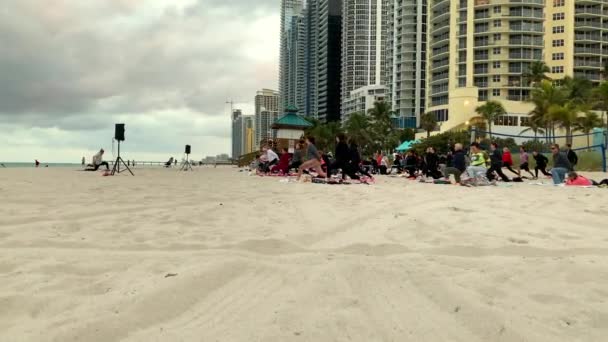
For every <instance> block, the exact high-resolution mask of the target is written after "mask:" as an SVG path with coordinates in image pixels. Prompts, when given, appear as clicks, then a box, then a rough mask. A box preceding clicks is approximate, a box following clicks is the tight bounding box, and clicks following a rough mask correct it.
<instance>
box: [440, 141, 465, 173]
mask: <svg viewBox="0 0 608 342" xmlns="http://www.w3.org/2000/svg"><path fill="white" fill-rule="evenodd" d="M466 169H467V162H466V157H465V153H464V151H463V150H462V144H456V145H454V153H453V154H452V165H451V166H448V167H446V168H445V170H444V175H445V178H448V179H449V178H450V175H454V178H455V179H456V183H460V175H462V174H463V173H464V171H465V170H466Z"/></svg>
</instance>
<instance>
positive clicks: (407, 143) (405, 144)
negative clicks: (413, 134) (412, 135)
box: [396, 140, 420, 152]
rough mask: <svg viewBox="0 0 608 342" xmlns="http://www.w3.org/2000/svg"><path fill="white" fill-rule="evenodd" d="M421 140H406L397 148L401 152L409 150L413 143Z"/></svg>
mask: <svg viewBox="0 0 608 342" xmlns="http://www.w3.org/2000/svg"><path fill="white" fill-rule="evenodd" d="M419 142H420V140H409V141H404V142H403V144H401V145H399V147H397V148H396V150H397V151H399V152H403V151H407V150H409V149H410V148H411V147H412V145H414V144H417V143H419Z"/></svg>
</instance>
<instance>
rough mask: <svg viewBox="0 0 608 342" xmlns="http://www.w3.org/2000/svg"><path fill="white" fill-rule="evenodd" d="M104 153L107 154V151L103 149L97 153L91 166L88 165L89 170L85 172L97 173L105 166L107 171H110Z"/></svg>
mask: <svg viewBox="0 0 608 342" xmlns="http://www.w3.org/2000/svg"><path fill="white" fill-rule="evenodd" d="M104 153H105V151H104V150H103V148H102V149H100V150H99V152H97V153H95V155H94V156H93V158H92V159H91V164H89V165H87V168H86V169H85V171H97V170H98V169H99V167H100V166H104V165H105V167H106V170H107V171H109V170H110V165H109V164H108V162H107V161H103V154H104Z"/></svg>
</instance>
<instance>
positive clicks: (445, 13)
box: [426, 0, 593, 131]
mask: <svg viewBox="0 0 608 342" xmlns="http://www.w3.org/2000/svg"><path fill="white" fill-rule="evenodd" d="M550 2H551V1H550ZM550 2H549V3H550ZM568 2H572V1H568ZM576 2H578V1H576ZM592 2H593V1H592ZM550 5H551V4H550ZM544 7H545V1H543V0H518V1H508V2H507V1H493V0H460V1H449V0H432V1H430V2H429V13H428V23H429V29H428V32H429V37H428V48H427V53H428V63H427V109H426V111H427V112H430V113H433V114H434V115H435V117H436V119H437V121H438V122H439V126H440V129H441V130H442V131H444V130H446V129H452V128H456V127H459V126H462V125H464V124H465V122H466V121H467V120H469V119H471V118H473V117H475V116H477V115H476V114H475V108H476V107H477V106H478V105H479V104H480V103H483V102H485V101H488V100H497V101H500V102H501V103H502V104H503V106H504V107H505V109H506V111H507V113H508V114H507V116H506V117H505V118H500V121H501V122H507V124H508V125H509V126H519V125H521V124H522V123H523V122H525V118H526V117H527V113H529V112H530V110H531V105H530V104H529V103H525V102H524V100H525V99H526V98H528V96H529V94H530V90H531V87H530V84H529V83H528V82H526V81H525V80H524V79H523V76H522V73H525V72H526V71H527V70H528V67H529V65H530V64H531V63H532V62H534V61H539V60H543V59H544V58H546V57H547V54H546V53H544V52H545V51H544V50H545V45H544V41H543V36H546V32H545V31H544V27H543V26H544V25H543V22H545V14H544ZM548 23H549V21H547V24H548ZM545 26H547V28H548V29H551V26H549V25H545ZM545 40H546V39H545ZM562 43H563V41H562ZM572 43H573V41H572V40H570V44H569V46H570V47H571V46H572ZM564 53H565V54H570V55H571V54H572V52H571V51H570V52H566V51H564ZM520 131H521V129H520Z"/></svg>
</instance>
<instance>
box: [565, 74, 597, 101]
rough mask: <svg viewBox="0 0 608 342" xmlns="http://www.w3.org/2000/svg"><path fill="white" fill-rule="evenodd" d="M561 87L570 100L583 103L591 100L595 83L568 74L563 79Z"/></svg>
mask: <svg viewBox="0 0 608 342" xmlns="http://www.w3.org/2000/svg"><path fill="white" fill-rule="evenodd" d="M561 88H562V89H563V90H564V93H565V95H566V97H567V99H568V100H570V101H573V102H574V103H576V104H583V103H587V102H588V101H589V98H590V97H591V91H592V89H593V84H592V83H591V81H589V80H588V79H586V78H578V77H574V78H572V77H570V76H566V77H564V78H563V79H562V80H561Z"/></svg>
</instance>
